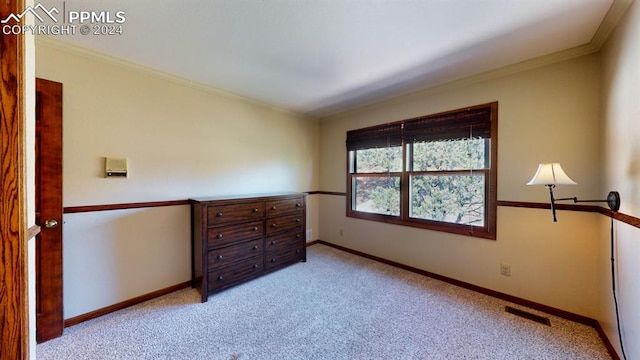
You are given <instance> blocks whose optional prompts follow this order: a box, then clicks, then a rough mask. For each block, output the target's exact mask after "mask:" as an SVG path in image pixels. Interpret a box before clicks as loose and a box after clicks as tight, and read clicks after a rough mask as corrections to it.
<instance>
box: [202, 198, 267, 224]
mask: <svg viewBox="0 0 640 360" xmlns="http://www.w3.org/2000/svg"><path fill="white" fill-rule="evenodd" d="M262 217H264V202H262V201H256V202H248V203H240V204H229V205H209V206H207V224H208V226H212V225H218V224H223V223H229V222H234V221H246V220H251V219H261V218H262Z"/></svg>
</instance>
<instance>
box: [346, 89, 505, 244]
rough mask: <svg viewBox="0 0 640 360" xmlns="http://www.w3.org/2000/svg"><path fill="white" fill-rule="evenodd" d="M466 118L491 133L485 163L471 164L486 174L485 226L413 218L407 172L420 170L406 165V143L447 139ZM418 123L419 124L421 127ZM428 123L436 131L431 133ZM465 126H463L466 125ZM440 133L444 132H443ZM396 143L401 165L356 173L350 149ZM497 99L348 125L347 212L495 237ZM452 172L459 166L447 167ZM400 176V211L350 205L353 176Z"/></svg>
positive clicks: (487, 134)
mask: <svg viewBox="0 0 640 360" xmlns="http://www.w3.org/2000/svg"><path fill="white" fill-rule="evenodd" d="M465 124H472V125H471V126H475V129H478V130H479V132H480V133H481V134H482V136H483V137H485V138H490V139H491V140H490V142H489V143H490V144H489V146H488V147H489V149H488V150H489V151H488V154H489V156H490V159H489V168H487V169H483V170H473V172H474V173H483V175H484V178H485V179H487V180H488V181H487V180H485V197H484V199H485V206H484V212H485V213H484V220H485V221H484V226H471V225H464V224H455V223H448V222H441V221H435V220H426V219H418V218H412V217H410V216H409V203H410V198H409V197H410V195H409V193H410V189H409V186H410V182H409V179H410V176H411V175H415V174H421V173H423V172H420V171H416V172H413V171H409V168H408V164H407V162H408V160H407V158H408V156H407V148H408V146H407V144H411V143H413V142H414V140H415V139H416V138H419V139H420V138H430V139H431V140H434V139H439V136H442V139H452V138H455V137H456V136H457V135H456V134H457V133H460V131H461V129H463V128H464V126H468V125H465ZM398 129H400V130H398ZM421 129H422V130H421ZM429 129H435V130H433V133H438V134H439V135H434V136H431V135H430V132H431V130H429ZM467 131H468V130H467ZM443 134H444V135H443ZM385 146H387V147H388V146H401V147H402V154H403V155H402V157H403V160H402V163H403V164H402V171H401V172H390V173H383V174H363V173H356V172H355V170H354V169H353V168H352V159H351V155H350V152H351V151H352V150H356V149H358V150H362V149H367V148H375V147H385ZM497 157H498V102H492V103H487V104H482V105H475V106H471V107H465V108H461V109H456V110H451V111H446V112H442V113H437V114H432V115H426V116H420V117H417V118H411V119H406V120H401V121H396V122H392V123H387V124H382V125H377V126H372V127H368V128H362V129H357V130H351V131H348V132H347V201H346V206H347V209H346V215H347V217H352V218H357V219H363V220H371V221H378V222H384V223H389V224H396V225H403V226H410V227H417V228H422V229H429V230H435V231H442V232H447V233H453V234H459V235H466V236H472V237H479V238H484V239H491V240H495V239H496V211H497V173H498V164H497ZM448 172H449V173H456V172H459V171H448ZM362 175H364V176H370V177H376V176H392V177H393V176H395V177H397V176H399V177H400V215H398V216H395V215H385V214H377V213H369V212H363V211H357V210H354V207H353V200H354V199H353V195H354V194H353V181H354V178H355V177H356V176H362Z"/></svg>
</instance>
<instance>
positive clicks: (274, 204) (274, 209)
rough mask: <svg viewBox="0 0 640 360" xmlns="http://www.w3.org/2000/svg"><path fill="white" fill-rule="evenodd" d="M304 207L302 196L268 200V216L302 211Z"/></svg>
mask: <svg viewBox="0 0 640 360" xmlns="http://www.w3.org/2000/svg"><path fill="white" fill-rule="evenodd" d="M303 209H304V204H303V203H302V198H293V199H283V200H275V201H267V217H274V216H280V215H285V214H295V213H300V214H302V211H303Z"/></svg>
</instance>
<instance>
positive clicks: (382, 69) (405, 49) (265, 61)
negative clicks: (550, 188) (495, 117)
mask: <svg viewBox="0 0 640 360" xmlns="http://www.w3.org/2000/svg"><path fill="white" fill-rule="evenodd" d="M41 2H42V3H43V4H60V3H61V1H54V0H51V1H41ZM613 3H614V0H189V1H180V0H160V1H159V0H135V1H133V0H66V1H64V7H65V9H66V10H67V11H68V10H69V9H75V10H93V11H102V10H107V11H110V12H112V13H114V12H116V11H125V12H126V21H125V23H124V24H123V32H124V34H123V35H121V36H118V35H116V36H96V35H86V36H83V35H80V34H79V32H78V33H77V34H76V35H75V36H58V37H57V38H58V39H60V40H63V41H68V42H71V43H73V44H76V45H81V46H83V47H86V48H89V49H93V50H97V51H99V52H103V53H106V54H109V55H113V56H116V57H118V58H122V59H125V60H128V61H131V62H134V63H137V64H142V65H145V66H148V67H151V68H154V69H157V70H160V71H163V72H166V73H170V74H173V75H177V76H180V77H183V78H185V79H189V80H191V81H194V82H197V83H200V84H204V85H207V86H211V87H214V88H218V89H222V90H226V91H228V92H232V93H235V94H238V95H241V96H245V97H248V98H252V99H256V100H259V101H262V102H265V103H269V104H272V105H275V106H279V107H282V108H286V109H289V110H293V111H296V112H301V113H305V114H309V115H312V116H316V117H324V116H328V115H331V114H335V113H338V112H341V111H345V110H348V109H352V108H355V107H358V106H362V105H365V104H368V103H372V102H375V101H380V100H383V99H388V98H390V97H394V96H398V95H401V94H406V93H409V92H412V91H416V90H419V89H423V88H428V87H432V86H435V85H437V84H442V83H444V82H448V81H452V80H456V79H460V78H463V77H467V76H470V75H474V74H478V73H482V72H486V71H489V70H492V69H496V68H499V67H502V66H506V65H509V64H513V63H518V62H521V61H525V60H528V59H532V58H535V57H539V56H543V55H547V54H551V53H555V52H558V51H562V50H565V49H569V48H573V47H576V46H580V45H584V44H588V43H590V42H591V40H592V38H593V37H594V34H595V33H596V31H597V30H598V27H599V25H600V24H601V23H602V21H603V19H604V18H605V15H606V14H607V11H608V10H609V8H610V7H611V6H612V4H613Z"/></svg>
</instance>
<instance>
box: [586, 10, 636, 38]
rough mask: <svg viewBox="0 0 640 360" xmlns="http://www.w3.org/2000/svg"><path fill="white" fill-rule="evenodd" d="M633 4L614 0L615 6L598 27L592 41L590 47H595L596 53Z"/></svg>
mask: <svg viewBox="0 0 640 360" xmlns="http://www.w3.org/2000/svg"><path fill="white" fill-rule="evenodd" d="M632 3H633V0H613V4H611V7H610V8H609V11H607V14H606V15H605V17H604V19H602V22H601V23H600V27H598V30H597V31H596V33H595V34H594V35H593V38H592V39H591V43H590V45H591V46H593V48H594V49H596V51H598V50H600V49H601V48H602V47H603V46H604V44H605V43H606V42H607V40H608V39H609V36H611V33H612V32H613V30H615V28H616V26H618V23H620V20H622V17H623V16H624V14H625V13H626V12H627V9H629V7H630V6H631V4H632Z"/></svg>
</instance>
